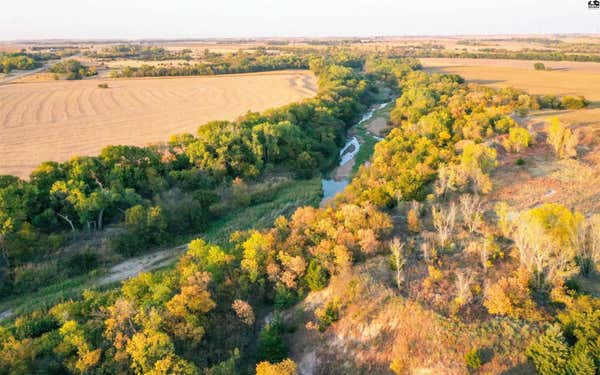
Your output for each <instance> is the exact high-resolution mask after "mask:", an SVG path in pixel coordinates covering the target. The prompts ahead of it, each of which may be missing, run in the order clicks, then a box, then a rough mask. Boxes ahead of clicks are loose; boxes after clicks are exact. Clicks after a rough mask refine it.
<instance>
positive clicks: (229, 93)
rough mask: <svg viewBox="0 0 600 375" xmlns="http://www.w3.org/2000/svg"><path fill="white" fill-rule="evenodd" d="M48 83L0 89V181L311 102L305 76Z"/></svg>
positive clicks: (312, 81) (300, 73) (292, 73)
mask: <svg viewBox="0 0 600 375" xmlns="http://www.w3.org/2000/svg"><path fill="white" fill-rule="evenodd" d="M102 82H106V83H108V86H109V88H108V89H101V88H98V83H100V80H84V81H78V82H65V81H59V82H55V81H51V82H41V83H28V84H11V85H6V86H1V87H0V103H2V104H0V142H1V143H0V160H2V161H1V162H0V174H14V175H18V176H20V177H25V176H27V175H28V174H29V172H31V170H33V169H34V168H35V167H36V166H37V165H38V164H39V163H40V162H42V161H45V160H59V161H63V160H67V159H69V158H70V157H72V156H75V155H95V154H97V153H98V152H99V151H100V150H101V149H102V148H103V147H104V146H106V145H110V144H131V145H146V144H148V143H153V142H159V141H164V140H166V139H167V138H168V136H169V135H171V134H175V133H182V132H195V130H196V129H197V128H198V126H199V125H201V124H203V123H205V122H207V121H211V120H218V119H219V120H221V119H222V120H231V119H234V118H236V117H237V116H239V115H241V114H243V113H245V112H247V111H249V110H252V111H262V110H265V109H268V108H272V107H277V106H281V105H283V104H287V103H290V102H294V101H298V100H301V99H302V98H306V97H310V96H313V95H314V93H315V79H314V76H313V75H312V74H311V73H308V72H303V71H284V72H276V73H260V74H247V75H228V76H215V77H194V78H187V77H185V78H158V79H126V80H106V81H102Z"/></svg>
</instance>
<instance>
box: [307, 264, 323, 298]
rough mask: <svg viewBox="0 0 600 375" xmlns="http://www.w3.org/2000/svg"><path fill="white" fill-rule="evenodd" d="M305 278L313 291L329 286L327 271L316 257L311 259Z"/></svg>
mask: <svg viewBox="0 0 600 375" xmlns="http://www.w3.org/2000/svg"><path fill="white" fill-rule="evenodd" d="M305 279H306V284H307V285H308V287H309V288H310V290H312V291H318V290H322V289H323V288H325V286H327V272H326V271H325V270H324V269H323V267H321V265H320V264H319V262H317V260H316V259H311V261H310V264H309V265H308V270H307V271H306V277H305Z"/></svg>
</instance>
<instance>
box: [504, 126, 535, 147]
mask: <svg viewBox="0 0 600 375" xmlns="http://www.w3.org/2000/svg"><path fill="white" fill-rule="evenodd" d="M531 143H533V136H532V135H531V133H530V132H529V131H528V130H527V129H525V128H521V127H515V128H511V129H510V130H509V132H508V138H506V139H505V141H504V147H505V148H506V149H507V150H509V151H512V152H521V150H523V149H524V148H527V147H529V145H531Z"/></svg>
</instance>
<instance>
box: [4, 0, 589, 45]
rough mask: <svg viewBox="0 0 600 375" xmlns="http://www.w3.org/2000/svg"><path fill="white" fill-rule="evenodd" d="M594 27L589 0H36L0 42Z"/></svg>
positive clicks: (14, 16) (14, 18)
mask: <svg viewBox="0 0 600 375" xmlns="http://www.w3.org/2000/svg"><path fill="white" fill-rule="evenodd" d="M32 3H33V4H32ZM596 33H600V15H598V14H596V13H594V12H591V11H590V10H589V9H588V8H587V0H568V1H564V0H562V1H561V0H548V1H546V2H544V3H543V4H540V3H539V1H533V0H524V1H518V0H507V1H504V2H503V3H502V4H492V3H482V2H480V1H474V0H456V1H453V2H445V1H439V0H437V1H429V2H417V3H412V2H411V3H408V4H402V3H398V2H396V1H392V0H381V1H378V2H376V3H372V2H369V1H367V0H348V1H341V0H331V1H329V2H323V1H317V0H305V1H303V2H292V1H289V0H255V1H246V2H244V1H240V0H223V1H221V2H219V3H206V4H204V3H200V2H197V1H193V0H174V1H172V2H170V3H165V2H161V1H158V0H146V1H141V0H131V1H128V2H127V3H124V2H122V1H117V0H105V1H102V2H101V3H99V2H95V1H92V0H81V1H75V0H55V1H53V2H52V3H48V2H45V1H44V2H42V1H41V0H35V1H33V2H29V3H14V2H11V3H8V4H6V5H4V7H3V11H2V13H0V40H2V41H12V40H43V39H85V40H91V39H103V40H106V39H130V40H131V39H208V38H264V37H273V38H279V37H360V36H362V37H373V36H388V37H389V36H455V35H499V34H505V35H507V34H596Z"/></svg>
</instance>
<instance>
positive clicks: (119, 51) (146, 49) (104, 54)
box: [84, 44, 192, 61]
mask: <svg viewBox="0 0 600 375" xmlns="http://www.w3.org/2000/svg"><path fill="white" fill-rule="evenodd" d="M191 53H192V50H190V49H182V50H180V51H169V50H167V49H164V48H162V47H156V46H141V45H129V44H121V45H118V46H112V47H106V48H103V49H102V50H100V51H87V52H85V53H84V55H85V56H89V57H91V58H96V59H133V60H145V61H163V60H191V59H192V56H191Z"/></svg>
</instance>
